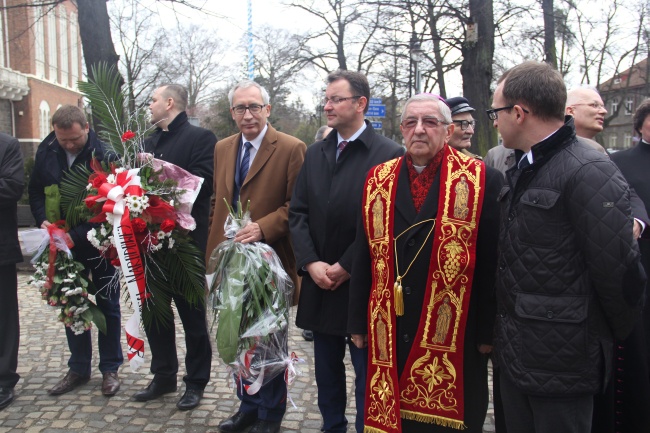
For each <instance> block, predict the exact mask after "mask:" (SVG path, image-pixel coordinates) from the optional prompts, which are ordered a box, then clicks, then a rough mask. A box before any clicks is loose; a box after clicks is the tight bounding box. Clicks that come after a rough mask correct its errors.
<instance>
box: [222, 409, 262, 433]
mask: <svg viewBox="0 0 650 433" xmlns="http://www.w3.org/2000/svg"><path fill="white" fill-rule="evenodd" d="M255 421H257V412H242V411H237V413H236V414H234V415H233V416H231V417H230V418H226V419H224V420H223V421H221V423H220V424H219V431H221V432H225V433H237V432H241V431H243V430H244V429H246V428H248V427H250V426H252V425H253V424H255Z"/></svg>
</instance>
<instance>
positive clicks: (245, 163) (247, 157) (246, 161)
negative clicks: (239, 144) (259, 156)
mask: <svg viewBox="0 0 650 433" xmlns="http://www.w3.org/2000/svg"><path fill="white" fill-rule="evenodd" d="M244 147H245V148H246V150H244V157H243V158H242V159H241V164H240V165H239V188H241V187H242V185H244V180H246V175H247V174H248V167H249V166H250V163H251V147H253V145H252V144H250V143H249V142H248V141H247V142H246V143H244Z"/></svg>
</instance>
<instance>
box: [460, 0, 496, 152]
mask: <svg viewBox="0 0 650 433" xmlns="http://www.w3.org/2000/svg"><path fill="white" fill-rule="evenodd" d="M469 11H470V17H471V18H472V19H473V21H474V23H475V25H476V26H477V30H478V38H477V40H476V42H472V41H465V43H464V44H463V62H462V64H461V67H460V73H461V75H462V76H463V95H465V97H466V98H467V99H468V100H469V101H470V104H471V105H472V107H474V108H475V109H476V113H474V117H475V118H476V120H477V123H476V131H475V132H474V137H472V148H471V152H474V153H477V154H479V155H485V153H486V152H487V151H488V149H490V148H491V147H494V146H496V144H497V132H496V129H495V128H494V127H493V126H492V121H491V120H489V119H488V117H487V115H486V114H485V110H488V109H489V108H490V105H491V103H492V91H491V90H490V84H491V83H492V64H493V58H494V11H493V3H492V0H469Z"/></svg>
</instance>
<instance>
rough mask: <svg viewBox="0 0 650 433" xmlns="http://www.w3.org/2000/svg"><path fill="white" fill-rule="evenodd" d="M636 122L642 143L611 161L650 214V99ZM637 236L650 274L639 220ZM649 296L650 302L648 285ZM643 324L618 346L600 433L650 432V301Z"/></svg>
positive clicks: (649, 238)
mask: <svg viewBox="0 0 650 433" xmlns="http://www.w3.org/2000/svg"><path fill="white" fill-rule="evenodd" d="M632 122H633V125H634V131H635V132H636V133H637V135H638V136H639V138H640V140H639V142H638V143H637V145H636V146H634V147H632V148H631V149H627V150H623V151H621V152H616V153H613V154H612V155H611V158H612V161H614V163H615V164H616V165H617V166H618V168H619V169H620V170H621V173H623V176H625V180H627V182H628V183H629V184H630V188H634V191H635V192H636V194H637V195H638V197H639V198H640V199H641V201H642V202H643V204H644V205H645V210H646V211H648V212H650V185H649V184H648V180H649V177H648V171H647V170H648V167H650V99H646V100H645V101H643V102H642V103H641V104H639V106H638V107H637V109H636V111H635V113H634V116H633V118H632ZM632 213H633V215H634V216H635V217H636V216H637V214H638V213H639V212H637V210H636V209H635V208H634V203H633V207H632ZM634 236H635V238H636V239H637V241H638V242H639V249H640V251H641V261H642V263H643V266H644V268H645V271H646V274H647V275H650V230H649V229H648V227H647V224H646V225H645V229H643V227H641V224H639V223H638V222H637V221H635V224H634ZM645 296H646V299H648V288H647V286H646V292H645ZM640 322H641V323H640V324H639V325H638V326H636V327H635V328H634V330H633V331H632V333H631V334H630V336H629V337H628V338H627V339H626V340H625V341H624V342H622V343H621V344H617V345H616V347H615V350H616V351H617V353H616V356H615V357H616V360H617V361H618V363H617V365H620V371H619V372H617V373H615V379H616V381H615V382H613V384H612V386H613V387H614V388H615V391H614V395H615V396H616V397H615V398H613V399H612V400H614V401H615V402H616V403H618V404H617V405H616V406H614V410H611V412H613V415H614V416H613V417H612V418H613V420H614V422H610V426H609V427H610V428H609V429H607V430H605V429H601V430H599V431H607V432H609V431H621V432H626V433H627V432H637V431H650V305H649V304H648V301H647V300H646V302H645V306H644V309H643V312H642V314H641V321H640ZM621 382H622V383H621ZM608 421H611V419H610V420H608Z"/></svg>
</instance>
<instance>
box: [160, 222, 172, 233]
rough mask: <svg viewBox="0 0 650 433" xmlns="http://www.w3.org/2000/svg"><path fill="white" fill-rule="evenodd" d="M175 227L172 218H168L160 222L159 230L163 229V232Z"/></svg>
mask: <svg viewBox="0 0 650 433" xmlns="http://www.w3.org/2000/svg"><path fill="white" fill-rule="evenodd" d="M175 227H176V223H175V222H174V220H170V219H169V218H168V219H166V220H164V221H163V222H162V223H160V230H162V231H164V232H165V233H169V232H171V231H172V230H174V228H175Z"/></svg>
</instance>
